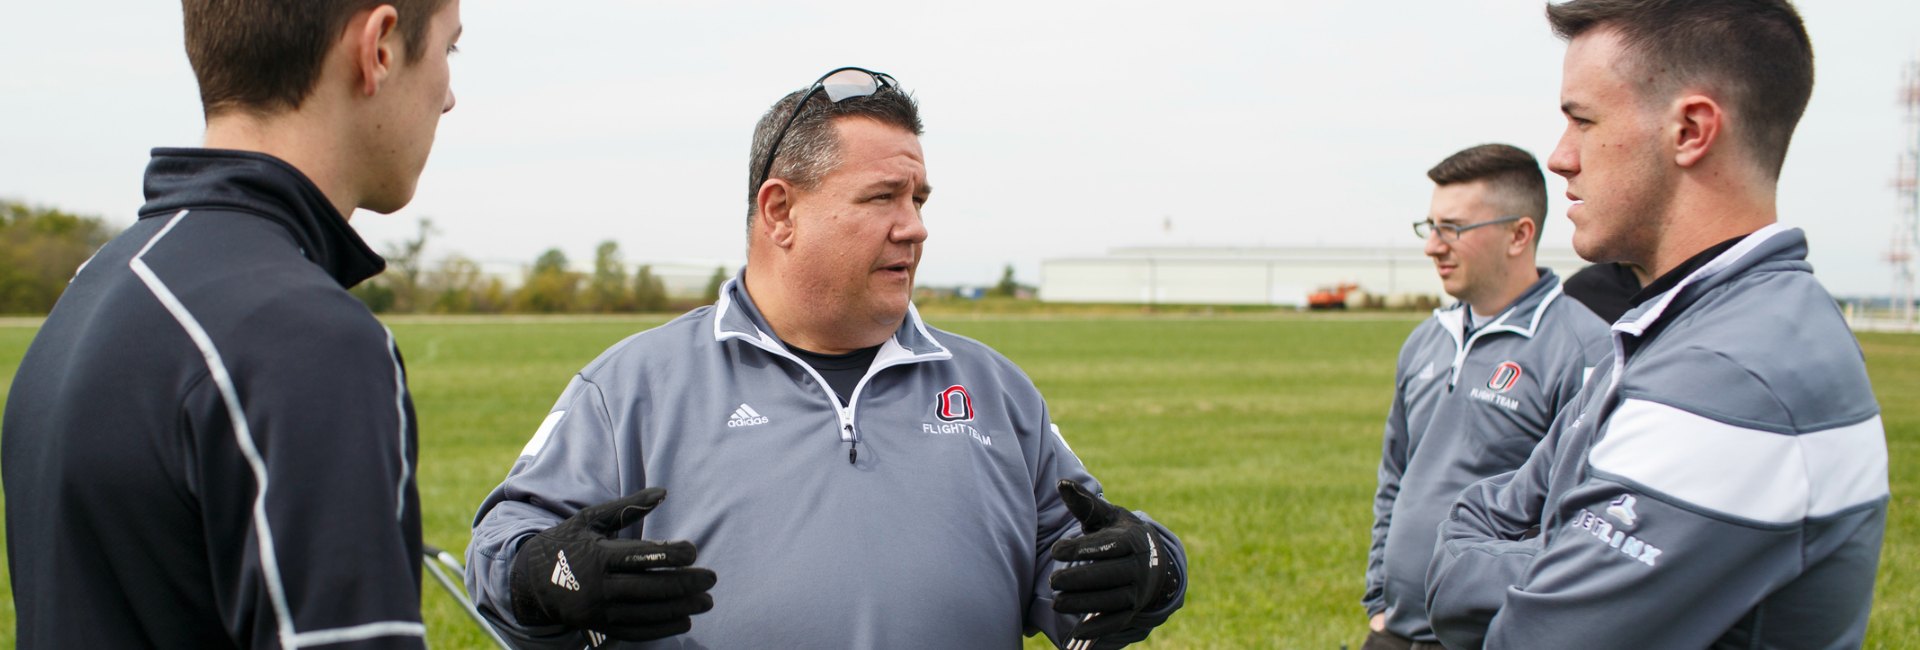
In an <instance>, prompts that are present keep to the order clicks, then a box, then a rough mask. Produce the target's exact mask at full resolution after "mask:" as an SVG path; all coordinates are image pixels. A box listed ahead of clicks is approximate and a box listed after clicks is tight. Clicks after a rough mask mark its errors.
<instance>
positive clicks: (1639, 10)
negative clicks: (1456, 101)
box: [1547, 0, 1813, 179]
mask: <svg viewBox="0 0 1920 650" xmlns="http://www.w3.org/2000/svg"><path fill="white" fill-rule="evenodd" d="M1547 22H1549V23H1551V24H1552V25H1553V33H1554V34H1557V35H1559V36H1560V38H1563V39H1566V40H1569V41H1571V40H1573V39H1574V38H1575V37H1578V36H1580V35H1581V34H1584V33H1587V32H1589V31H1592V30H1595V29H1612V30H1616V31H1617V32H1618V33H1619V35H1620V38H1621V42H1622V44H1623V46H1624V47H1625V49H1626V50H1627V51H1628V52H1629V53H1630V55H1629V56H1630V57H1631V59H1632V60H1631V61H1630V64H1631V65H1632V66H1633V69H1634V70H1635V71H1636V72H1637V74H1635V75H1634V76H1635V77H1636V78H1642V79H1645V80H1646V82H1645V83H1643V84H1641V91H1642V94H1643V95H1655V96H1659V95H1664V94H1670V93H1672V92H1674V91H1677V90H1678V89H1679V88H1680V87H1681V86H1682V85H1685V84H1689V83H1700V82H1706V83H1709V84H1711V85H1712V87H1714V88H1716V89H1719V90H1721V91H1723V92H1725V93H1726V99H1727V100H1728V103H1729V104H1730V105H1731V108H1732V109H1733V111H1735V112H1736V113H1737V114H1739V115H1741V116H1742V117H1743V118H1745V119H1744V120H1743V122H1744V123H1743V124H1741V125H1740V127H1739V128H1738V129H1736V132H1737V133H1739V134H1740V136H1739V137H1740V138H1741V139H1743V140H1744V141H1745V142H1746V143H1747V145H1748V146H1749V147H1751V148H1752V149H1753V152H1754V155H1755V159H1756V161H1757V162H1758V163H1760V165H1761V168H1762V169H1763V170H1764V171H1767V172H1769V173H1770V174H1771V175H1772V176H1773V178H1776V179H1777V178H1779V177H1780V168H1781V167H1782V166H1784V165H1785V164H1786V160H1787V144H1788V143H1789V142H1790V141H1792V139H1793V129H1794V126H1795V125H1797V124H1799V123H1800V116H1801V115H1802V114H1803V113H1805V112H1806V110H1807V98H1808V97H1809V96H1811V95H1812V94H1813V43H1812V41H1810V40H1809V39H1808V38H1807V28H1806V25H1805V24H1804V23H1802V22H1801V20H1800V14H1799V12H1797V11H1795V10H1794V8H1793V4H1792V3H1790V2H1788V1H1787V0H1572V1H1570V2H1567V3H1565V4H1557V5H1556V4H1549V5H1547ZM1648 91H1655V92H1648Z"/></svg>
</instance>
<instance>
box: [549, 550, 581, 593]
mask: <svg viewBox="0 0 1920 650" xmlns="http://www.w3.org/2000/svg"><path fill="white" fill-rule="evenodd" d="M553 584H556V585H560V586H561V587H565V588H566V589H567V591H579V590H580V581H579V580H575V579H574V578H573V567H570V566H567V552H566V551H561V552H560V555H559V561H557V562H554V563H553Z"/></svg>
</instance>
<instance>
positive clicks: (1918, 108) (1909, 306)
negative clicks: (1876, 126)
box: [1887, 60, 1920, 323]
mask: <svg viewBox="0 0 1920 650" xmlns="http://www.w3.org/2000/svg"><path fill="white" fill-rule="evenodd" d="M1900 103H1901V105H1903V106H1905V107H1906V109H1907V119H1906V122H1907V137H1906V149H1907V150H1906V151H1905V152H1904V153H1902V154H1901V155H1900V169H1899V175H1898V176H1895V177H1894V179H1893V188H1894V191H1895V192H1896V193H1898V194H1899V195H1900V216H1899V218H1897V219H1895V220H1894V224H1893V238H1892V240H1891V241H1892V247H1891V248H1889V249H1888V250H1887V262H1888V263H1890V264H1892V265H1893V300H1894V305H1893V307H1894V314H1895V315H1896V316H1898V317H1899V318H1900V321H1901V322H1903V323H1913V322H1914V318H1913V315H1914V314H1913V309H1914V307H1913V299H1914V279H1913V256H1914V253H1915V252H1916V250H1920V241H1916V240H1920V60H1915V61H1913V62H1911V63H1908V64H1907V75H1906V79H1905V80H1904V82H1903V83H1902V84H1901V86H1900Z"/></svg>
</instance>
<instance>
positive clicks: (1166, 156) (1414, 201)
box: [0, 0, 1920, 294]
mask: <svg viewBox="0 0 1920 650" xmlns="http://www.w3.org/2000/svg"><path fill="white" fill-rule="evenodd" d="M1801 4H1802V7H1801V10H1802V12H1803V14H1804V16H1805V18H1806V22H1807V26H1808V29H1809V31H1810V32H1811V34H1812V37H1813V43H1814V53H1815V60H1816V65H1817V81H1816V84H1815V87H1814V93H1813V101H1812V104H1811V105H1810V106H1809V108H1808V110H1807V115H1806V118H1805V119H1804V120H1803V121H1802V122H1801V125H1800V129H1799V131H1798V132H1797V134H1796V136H1795V138H1794V143H1793V149H1792V152H1791V153H1790V154H1789V156H1788V158H1787V167H1786V171H1785V175H1784V178H1783V181H1782V185H1781V191H1780V193H1781V201H1780V206H1781V217H1782V220H1783V221H1785V222H1786V223H1787V224H1789V225H1793V226H1798V227H1802V228H1805V229H1806V230H1807V231H1808V233H1809V237H1810V239H1811V243H1812V250H1813V252H1812V260H1813V263H1814V265H1815V268H1816V270H1817V272H1818V273H1819V275H1820V277H1821V278H1822V279H1823V280H1824V281H1825V282H1826V283H1827V285H1828V286H1829V287H1830V288H1831V289H1832V290H1834V291H1835V292H1836V293H1848V294H1851V293H1868V292H1871V293H1884V292H1886V291H1887V290H1888V289H1889V287H1890V286H1891V280H1890V276H1891V272H1890V267H1889V266H1888V265H1887V264H1886V263H1885V262H1884V261H1883V259H1884V254H1885V252H1886V248H1887V242H1888V239H1889V236H1890V234H1891V232H1892V230H1893V220H1894V218H1895V216H1896V213H1897V210H1898V206H1899V203H1898V201H1897V197H1896V196H1895V194H1894V193H1893V191H1892V189H1891V188H1890V186H1889V180H1890V178H1891V177H1892V176H1893V174H1894V165H1895V161H1896V158H1897V156H1898V155H1899V154H1900V152H1901V151H1902V150H1903V147H1904V143H1903V139H1904V137H1905V135H1904V134H1905V127H1904V124H1903V122H1902V115H1903V112H1902V110H1901V107H1900V105H1899V104H1898V103H1897V87H1898V85H1899V83H1900V82H1901V79H1902V75H1903V70H1904V67H1905V66H1906V65H1907V63H1908V62H1909V61H1911V60H1913V58H1914V57H1915V56H1916V55H1920V2H1913V1H1912V0H1873V1H1855V0H1847V1H1844V2H1842V1H1837V0H1820V1H1809V2H1803V3H1801ZM1541 8H1542V5H1541V4H1540V3H1539V2H1531V1H1516V0H1499V1H1494V0H1450V1H1447V2H1353V3H1295V2H1287V3H1274V2H1261V3H1255V2H1238V3H1213V2H1194V1H1187V2H1154V3H1138V2H988V1H969V2H922V3H903V2H892V3H878V2H851V1H846V0H839V1H835V2H751V3H749V2H688V1H677V2H634V1H625V2H612V1H580V0H565V1H557V2H527V1H505V0H467V2H466V3H465V5H464V6H463V7H462V15H463V19H464V22H465V25H466V35H465V36H464V37H463V39H462V40H461V43H460V47H461V50H462V51H461V53H460V54H458V55H456V56H455V58H454V60H453V84H454V91H455V94H456V95H457V97H458V99H459V104H458V107H457V108H455V110H454V111H453V112H452V113H450V114H448V115H447V116H445V118H444V119H443V120H442V121H441V125H440V131H439V139H438V142H437V144H436V145H435V148H434V154H433V158H432V160H431V161H430V162H429V163H428V166H427V172H426V174H425V176H424V177H423V178H422V179H421V184H420V191H419V194H418V195H417V196H416V198H415V199H414V201H413V203H412V205H410V206H408V207H407V208H406V209H405V210H402V211H400V212H398V213H395V214H392V215H380V214H373V213H368V212H360V213H358V214H357V215H355V217H354V218H353V225H354V226H355V227H356V228H358V229H359V230H360V232H361V233H362V235H363V236H365V237H366V239H367V240H368V241H369V242H370V243H372V244H373V245H374V247H375V248H376V249H380V250H384V249H386V248H387V245H388V244H389V243H391V242H395V241H398V240H400V239H402V238H404V237H406V236H407V235H409V234H410V233H411V232H412V231H413V228H414V224H415V222H416V220H417V219H419V218H422V217H430V218H432V219H433V220H434V222H435V224H437V226H438V229H439V231H440V234H439V235H438V236H437V237H436V238H435V239H434V240H433V241H432V243H431V245H430V247H429V250H428V255H429V257H439V256H442V255H445V254H447V253H450V252H459V253H462V254H465V255H467V256H469V257H473V258H477V259H480V260H482V261H484V262H488V263H489V264H491V265H494V266H495V267H496V268H511V265H513V264H525V263H529V262H531V261H532V259H533V258H534V257H535V256H536V255H537V254H538V253H539V252H540V251H542V250H544V249H546V248H548V247H556V246H557V247H559V248H561V249H562V250H564V251H565V252H566V253H567V254H568V256H569V257H571V258H573V259H574V260H576V262H580V263H585V262H587V261H588V260H590V259H591V254H592V250H593V247H594V245H595V244H597V243H598V242H600V241H603V240H607V239H612V240H615V241H618V242H619V243H620V246H621V248H622V250H623V251H624V252H625V254H626V258H627V259H628V260H629V261H630V262H641V261H662V262H664V261H684V262H693V263H700V264H715V263H721V262H727V263H738V262H739V261H741V260H743V259H744V253H743V241H742V225H743V220H744V218H745V205H746V195H745V193H746V189H745V185H746V180H745V178H746V174H747V170H746V167H747V164H746V155H747V144H748V138H749V136H750V134H751V130H752V128H753V124H754V121H755V120H756V119H757V118H758V117H759V115H760V114H761V112H763V111H765V110H766V108H767V106H768V105H770V104H771V103H772V102H773V101H774V100H775V99H777V98H779V97H780V95H782V94H784V93H786V92H788V91H791V90H794V89H797V88H801V87H804V86H805V85H806V84H808V83H809V82H811V81H813V79H814V78H816V77H818V76H819V75H820V74H821V73H823V72H825V71H827V70H829V69H831V68H834V67H837V66H841V65H859V66H863V67H867V68H870V69H874V70H880V71H883V72H888V73H891V74H892V75H893V76H895V77H896V78H898V79H899V80H900V82H901V84H902V85H903V86H905V87H906V88H907V89H908V90H910V91H912V92H913V93H914V95H915V96H916V97H917V98H919V100H920V102H921V107H922V115H923V118H924V120H925V122H926V127H927V133H926V135H925V137H924V138H923V141H922V143H923V146H924V148H925V151H926V154H927V163H928V171H929V176H930V180H931V181H932V182H933V184H934V185H935V186H936V187H937V188H938V192H937V193H936V194H935V196H934V197H933V200H932V202H931V203H929V204H928V206H927V209H926V212H925V215H926V218H927V221H928V228H929V230H930V231H931V232H932V238H931V239H930V240H929V242H928V246H927V251H926V255H925V258H924V260H923V262H922V265H921V269H920V280H921V282H922V283H923V284H950V283H967V282H979V283H984V282H990V281H992V280H993V279H995V278H997V277H998V273H999V269H1000V268H1001V267H1002V266H1003V265H1005V264H1008V263H1012V264H1014V265H1015V266H1016V268H1017V269H1018V273H1019V275H1020V277H1021V278H1022V279H1023V280H1026V281H1029V282H1031V281H1034V280H1035V279H1037V277H1038V270H1039V263H1040V261H1041V260H1042V259H1047V258H1057V257H1075V256H1088V255H1099V254H1102V253H1104V252H1105V251H1106V250H1108V249H1110V248H1113V247H1116V246H1131V245H1156V244H1181V245H1189V244H1191V245H1261V244H1265V245H1312V244H1361V245H1391V246H1406V247H1409V248H1416V247H1418V246H1419V245H1420V243H1419V242H1418V241H1417V240H1415V239H1414V238H1413V236H1412V235H1411V233H1410V230H1409V228H1408V224H1409V223H1410V222H1412V221H1414V220H1416V219H1418V218H1421V217H1422V216H1423V215H1424V214H1425V212H1426V207H1427V201H1428V198H1429V195H1430V192H1431V185H1430V184H1429V183H1428V181H1427V180H1426V178H1425V176H1424V174H1425V171H1426V169H1427V168H1428V167H1430V166H1432V165H1433V164H1434V163H1436V162H1438V161H1439V160H1440V159H1441V158H1444V157H1445V156H1447V155H1448V154H1450V153H1452V152H1454V151H1456V150H1459V149H1461V148H1464V147H1467V146H1470V145H1474V144H1478V143H1483V142H1495V141H1498V142H1508V143H1512V144H1516V145H1519V146H1521V147H1523V148H1526V149H1528V150H1531V151H1532V152H1534V154H1535V155H1536V156H1538V157H1541V158H1542V159H1544V158H1545V157H1546V155H1547V154H1548V153H1549V152H1550V151H1551V149H1552V147H1553V144H1554V142H1555V140H1556V139H1557V138H1558V136H1559V133H1560V131H1561V125H1562V120H1561V117H1560V115H1559V112H1558V108H1557V106H1558V92H1559V78H1560V61H1561V55H1562V53H1563V50H1564V46H1563V45H1562V44H1561V43H1560V42H1559V41H1557V40H1556V39H1554V38H1553V37H1552V35H1551V34H1550V33H1549V32H1548V30H1547V27H1546V21H1545V19H1544V18H1543V17H1542V11H1541ZM0 25H6V26H8V29H7V30H6V31H7V35H6V37H4V38H0V66H4V69H0V197H6V198H11V199H16V200H25V201H27V202H30V203H34V204H40V205H47V206H54V207H59V208H62V209H66V210H70V211H77V212H82V213H90V214H96V215H100V216H104V217H106V218H107V219H108V220H109V221H111V222H113V223H114V224H116V225H125V224H128V223H131V222H132V220H133V215H134V212H135V210H136V209H137V208H138V207H139V205H140V204H141V203H142V196H141V191H140V179H141V173H142V171H143V169H144V167H145V165H146V161H147V152H148V149H149V148H150V147H154V146H193V145H197V144H198V143H199V142H200V138H201V132H202V126H203V125H202V122H201V117H200V107H199V102H198V95H197V93H196V89H195V85H194V80H193V75H192V72H191V71H190V70H189V69H188V67H187V61H186V55H185V53H184V50H183V48H182V45H181V35H180V32H181V28H180V8H179V5H178V4H176V3H171V2H156V1H153V0H145V1H140V2H135V1H132V0H107V1H101V2H7V3H6V4H5V7H4V8H0ZM1564 191H1565V183H1564V182H1562V181H1561V179H1559V178H1558V177H1556V176H1552V175H1551V174H1550V175H1549V178H1548V192H1549V195H1550V196H1551V201H1550V204H1549V205H1550V207H1549V213H1550V219H1549V221H1548V223H1547V230H1546V245H1547V246H1548V247H1559V248H1564V247H1567V246H1568V245H1569V244H1568V242H1569V241H1570V240H1569V233H1570V231H1571V225H1570V224H1569V223H1568V222H1567V221H1566V217H1565V209H1566V201H1565V197H1564V195H1563V194H1562V193H1563V192H1564ZM1169 224H1170V225H1171V228H1169V227H1168V225H1169Z"/></svg>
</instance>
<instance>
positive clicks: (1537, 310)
mask: <svg viewBox="0 0 1920 650" xmlns="http://www.w3.org/2000/svg"><path fill="white" fill-rule="evenodd" d="M1535 270H1537V271H1539V272H1540V279H1538V280H1534V281H1533V286H1530V287H1527V290H1526V292H1525V293H1522V294H1520V297H1519V298H1516V299H1514V301H1513V304H1511V305H1507V308H1506V310H1505V311H1502V312H1500V315H1499V316H1495V317H1494V318H1492V319H1491V320H1488V321H1487V322H1486V324H1484V325H1481V326H1480V328H1479V329H1476V330H1474V331H1473V337H1474V338H1479V337H1480V336H1482V335H1485V334H1488V333H1492V332H1496V331H1498V332H1511V333H1514V334H1519V335H1521V336H1524V337H1527V338H1533V334H1534V332H1536V331H1538V330H1539V329H1540V319H1541V318H1543V317H1545V316H1546V313H1547V306H1548V305H1552V304H1553V301H1555V300H1558V299H1559V298H1560V295H1561V292H1560V276H1557V275H1554V273H1553V270H1552V269H1548V268H1544V267H1536V269H1535ZM1468 309H1472V308H1471V307H1468V306H1467V303H1464V302H1456V303H1453V304H1452V305H1449V306H1447V307H1443V308H1440V309H1435V310H1433V317H1434V319H1435V320H1438V321H1440V325H1441V328H1442V329H1445V330H1447V333H1448V334H1451V335H1453V342H1454V345H1456V346H1460V345H1464V344H1465V340H1466V337H1467V334H1466V314H1467V310H1468Z"/></svg>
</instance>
